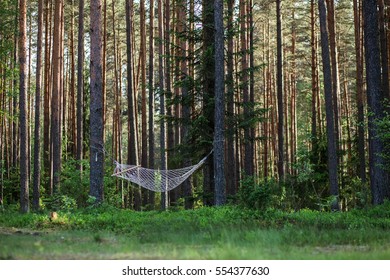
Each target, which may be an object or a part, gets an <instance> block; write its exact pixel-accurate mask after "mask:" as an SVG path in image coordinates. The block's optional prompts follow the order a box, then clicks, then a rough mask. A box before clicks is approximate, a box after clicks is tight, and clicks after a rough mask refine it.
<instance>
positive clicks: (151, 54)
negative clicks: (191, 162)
mask: <svg viewBox="0 0 390 280" xmlns="http://www.w3.org/2000/svg"><path fill="white" fill-rule="evenodd" d="M153 72H154V0H150V8H149V165H148V166H149V168H151V169H153V168H154V84H153V83H154V81H153V76H154V73H153ZM149 204H150V205H151V206H152V207H153V205H154V192H149Z"/></svg>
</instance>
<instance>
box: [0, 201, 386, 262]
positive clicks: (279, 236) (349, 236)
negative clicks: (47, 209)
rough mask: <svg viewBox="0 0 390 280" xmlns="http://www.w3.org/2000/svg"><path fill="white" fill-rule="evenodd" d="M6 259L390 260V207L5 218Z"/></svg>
mask: <svg viewBox="0 0 390 280" xmlns="http://www.w3.org/2000/svg"><path fill="white" fill-rule="evenodd" d="M0 258H1V259H390V204H389V203H387V204H386V205H384V206H381V207H377V208H373V209H370V210H364V211H363V210H360V211H352V212H349V213H324V212H315V211H309V210H304V211H300V212H295V213H286V212H280V211H276V210H269V211H266V212H260V211H250V210H242V209H240V208H233V207H222V208H202V209H198V210H193V211H177V212H154V211H152V212H132V211H125V210H116V209H112V208H103V209H99V210H96V209H93V210H88V211H76V212H71V213H61V212H60V213H59V218H58V219H57V220H55V221H52V222H51V221H50V220H49V219H48V216H47V214H28V215H22V214H18V213H16V212H4V213H0Z"/></svg>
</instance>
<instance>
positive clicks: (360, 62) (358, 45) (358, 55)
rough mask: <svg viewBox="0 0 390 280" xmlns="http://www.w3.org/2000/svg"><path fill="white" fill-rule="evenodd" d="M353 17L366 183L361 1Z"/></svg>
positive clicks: (360, 166) (361, 156)
mask: <svg viewBox="0 0 390 280" xmlns="http://www.w3.org/2000/svg"><path fill="white" fill-rule="evenodd" d="M353 10H354V12H353V15H354V25H355V53H356V54H355V56H356V102H357V146H358V147H357V150H358V158H359V161H358V176H359V178H360V179H361V180H362V182H363V183H365V182H366V157H365V143H364V142H365V141H364V139H365V132H364V130H365V129H364V104H363V91H364V89H363V50H362V47H363V46H362V39H361V38H362V30H361V20H362V18H361V1H360V0H354V1H353Z"/></svg>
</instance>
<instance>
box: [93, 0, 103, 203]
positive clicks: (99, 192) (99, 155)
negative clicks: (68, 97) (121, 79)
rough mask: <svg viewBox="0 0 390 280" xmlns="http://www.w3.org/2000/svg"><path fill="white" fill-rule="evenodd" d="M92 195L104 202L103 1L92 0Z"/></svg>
mask: <svg viewBox="0 0 390 280" xmlns="http://www.w3.org/2000/svg"><path fill="white" fill-rule="evenodd" d="M90 33H91V66H90V68H91V85H90V90H91V103H90V130H91V131H90V135H91V136H90V137H91V140H90V141H91V149H90V168H91V171H90V195H91V196H93V197H95V198H96V203H101V202H103V199H104V194H103V176H104V173H103V168H104V157H103V156H104V154H103V152H102V146H103V143H104V142H103V92H102V78H103V74H102V61H103V59H102V58H103V52H102V3H101V0H92V1H91V30H90Z"/></svg>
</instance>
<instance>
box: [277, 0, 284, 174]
mask: <svg viewBox="0 0 390 280" xmlns="http://www.w3.org/2000/svg"><path fill="white" fill-rule="evenodd" d="M276 29H277V31H276V33H277V34H276V41H277V42H276V45H277V69H276V71H277V95H278V175H279V180H280V181H283V180H284V134H283V131H284V123H283V49H282V37H283V36H282V16H281V0H276Z"/></svg>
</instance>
